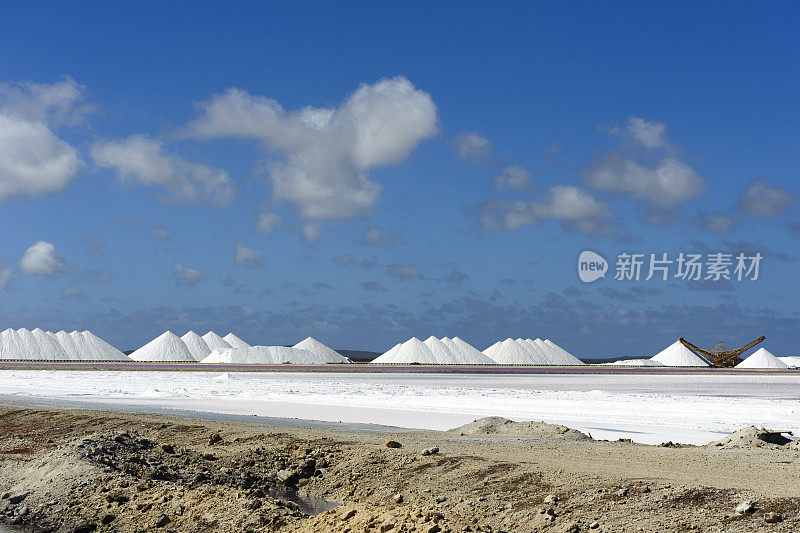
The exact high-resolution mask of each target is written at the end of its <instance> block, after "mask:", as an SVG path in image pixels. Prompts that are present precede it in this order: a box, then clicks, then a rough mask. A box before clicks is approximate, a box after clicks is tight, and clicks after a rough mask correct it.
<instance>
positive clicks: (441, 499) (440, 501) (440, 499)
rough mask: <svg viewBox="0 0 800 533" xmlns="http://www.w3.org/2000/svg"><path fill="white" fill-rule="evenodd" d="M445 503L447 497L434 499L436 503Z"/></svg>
mask: <svg viewBox="0 0 800 533" xmlns="http://www.w3.org/2000/svg"><path fill="white" fill-rule="evenodd" d="M446 501H447V497H446V496H437V497H436V503H444V502H446Z"/></svg>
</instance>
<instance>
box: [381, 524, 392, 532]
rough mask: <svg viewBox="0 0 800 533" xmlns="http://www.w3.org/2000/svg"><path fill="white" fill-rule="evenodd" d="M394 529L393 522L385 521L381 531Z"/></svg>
mask: <svg viewBox="0 0 800 533" xmlns="http://www.w3.org/2000/svg"><path fill="white" fill-rule="evenodd" d="M393 529H394V524H393V523H392V522H384V523H383V524H381V533H384V532H386V531H391V530H393Z"/></svg>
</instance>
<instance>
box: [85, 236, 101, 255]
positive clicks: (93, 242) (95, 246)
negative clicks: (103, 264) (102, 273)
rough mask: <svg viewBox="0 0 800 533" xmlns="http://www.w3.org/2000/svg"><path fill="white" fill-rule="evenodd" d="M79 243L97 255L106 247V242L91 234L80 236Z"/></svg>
mask: <svg viewBox="0 0 800 533" xmlns="http://www.w3.org/2000/svg"><path fill="white" fill-rule="evenodd" d="M81 242H83V244H85V245H86V246H87V247H88V248H89V249H90V250H91V251H92V252H94V253H96V254H98V253H100V252H102V251H103V248H105V247H106V240H105V239H104V238H102V237H98V236H97V235H92V234H91V233H84V234H83V235H81Z"/></svg>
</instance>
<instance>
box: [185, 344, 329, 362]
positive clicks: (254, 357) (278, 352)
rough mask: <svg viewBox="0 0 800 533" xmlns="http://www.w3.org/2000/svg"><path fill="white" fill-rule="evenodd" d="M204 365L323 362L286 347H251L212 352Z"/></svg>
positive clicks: (303, 351)
mask: <svg viewBox="0 0 800 533" xmlns="http://www.w3.org/2000/svg"><path fill="white" fill-rule="evenodd" d="M200 362H201V363H206V364H238V365H282V364H287V363H288V364H295V365H323V364H325V361H323V360H322V359H320V358H319V356H317V355H316V354H313V353H311V352H310V351H308V350H303V349H302V348H287V347H286V346H251V347H250V348H228V349H227V350H214V351H212V352H211V353H210V354H209V355H208V357H206V358H205V359H203V360H202V361H200Z"/></svg>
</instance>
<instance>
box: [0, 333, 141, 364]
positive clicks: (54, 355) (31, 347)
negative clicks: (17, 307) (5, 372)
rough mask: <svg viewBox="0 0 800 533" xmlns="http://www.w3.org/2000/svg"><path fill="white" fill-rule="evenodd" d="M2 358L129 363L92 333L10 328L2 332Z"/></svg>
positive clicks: (123, 356) (0, 337)
mask: <svg viewBox="0 0 800 533" xmlns="http://www.w3.org/2000/svg"><path fill="white" fill-rule="evenodd" d="M0 359H5V360H17V361H130V359H128V357H127V356H126V355H125V354H123V353H122V352H120V351H119V350H117V349H116V348H114V347H113V346H111V345H110V344H108V343H107V342H105V341H104V340H102V339H100V338H99V337H97V336H96V335H94V334H93V333H91V332H89V331H84V332H83V333H80V332H78V331H74V332H72V333H67V332H65V331H59V332H58V333H52V332H50V331H42V330H41V329H40V328H36V329H34V330H33V331H29V330H27V329H25V328H20V329H18V330H17V331H14V330H13V329H11V328H9V329H6V330H5V331H3V332H2V333H0Z"/></svg>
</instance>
